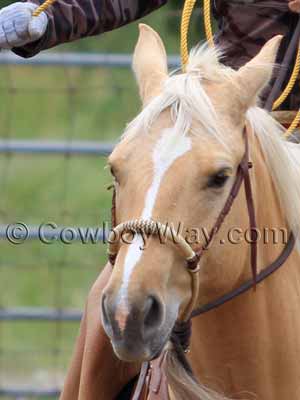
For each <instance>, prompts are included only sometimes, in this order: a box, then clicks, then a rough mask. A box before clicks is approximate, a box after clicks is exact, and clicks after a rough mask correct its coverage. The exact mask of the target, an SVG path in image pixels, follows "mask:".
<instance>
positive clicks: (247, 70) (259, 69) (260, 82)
mask: <svg viewBox="0 0 300 400" xmlns="http://www.w3.org/2000/svg"><path fill="white" fill-rule="evenodd" d="M281 39H282V36H281V35H277V36H275V37H273V38H272V39H270V40H269V41H268V42H267V43H266V44H265V45H264V46H263V47H262V49H261V50H260V52H259V53H258V54H257V55H256V56H255V57H254V58H252V60H251V61H249V62H248V63H247V64H245V65H244V66H243V67H241V68H240V69H239V70H238V71H237V74H236V79H237V83H238V87H239V90H241V92H240V93H239V95H240V96H241V97H240V98H241V100H242V103H243V106H244V107H245V108H246V109H247V108H248V107H251V106H252V105H254V104H255V102H256V100H257V96H259V94H260V93H261V91H262V90H263V89H264V88H265V87H266V86H267V84H268V83H269V81H270V79H271V76H272V72H273V68H274V65H275V61H276V55H277V51H278V48H279V45H280V42H281Z"/></svg>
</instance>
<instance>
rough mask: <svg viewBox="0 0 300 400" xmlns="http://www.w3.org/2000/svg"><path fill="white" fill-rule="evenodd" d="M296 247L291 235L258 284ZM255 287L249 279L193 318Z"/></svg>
mask: <svg viewBox="0 0 300 400" xmlns="http://www.w3.org/2000/svg"><path fill="white" fill-rule="evenodd" d="M294 246H295V238H294V235H293V234H292V233H291V234H290V236H289V240H288V242H287V244H286V245H285V247H284V249H283V251H282V253H281V254H280V255H279V257H278V258H276V260H275V261H273V262H272V263H271V264H270V265H268V267H266V268H264V269H263V270H262V271H261V272H260V273H259V274H258V275H257V277H256V284H259V283H261V282H262V281H263V280H265V279H266V278H267V277H268V276H270V275H271V274H273V273H274V272H275V271H277V270H278V269H279V268H280V267H281V266H282V265H283V264H284V262H285V261H286V260H287V258H288V257H289V255H290V254H291V252H292V251H293V248H294ZM252 287H253V280H252V279H249V280H248V281H246V282H245V283H243V284H242V285H241V286H239V287H238V288H236V289H234V290H232V291H230V292H228V293H226V294H225V295H223V296H221V297H219V298H218V299H216V300H214V301H212V302H211V303H207V304H205V305H203V306H201V307H199V308H197V309H196V310H194V311H193V313H192V318H193V317H197V316H198V315H201V314H204V313H206V312H208V311H210V310H213V309H215V308H217V307H220V306H222V305H223V304H225V303H227V302H228V301H230V300H232V299H234V298H236V297H238V296H240V295H241V294H243V293H245V292H247V291H248V290H249V289H251V288H252Z"/></svg>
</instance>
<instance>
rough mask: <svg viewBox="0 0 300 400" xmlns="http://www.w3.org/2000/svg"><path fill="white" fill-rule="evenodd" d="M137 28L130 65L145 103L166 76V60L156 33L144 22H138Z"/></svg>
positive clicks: (158, 91) (156, 92)
mask: <svg viewBox="0 0 300 400" xmlns="http://www.w3.org/2000/svg"><path fill="white" fill-rule="evenodd" d="M139 30H140V35H139V39H138V42H137V44H136V47H135V50H134V54H133V65H132V67H133V71H134V73H135V76H136V80H137V83H138V86H139V89H140V95H141V98H142V101H143V104H144V105H145V104H147V102H149V100H150V99H151V98H153V97H154V96H157V95H158V94H159V93H160V92H161V86H162V83H163V81H164V80H165V79H166V78H167V76H168V60H167V54H166V50H165V46H164V44H163V42H162V40H161V38H160V36H159V35H158V33H156V32H155V31H154V30H153V29H152V28H150V26H148V25H145V24H140V25H139Z"/></svg>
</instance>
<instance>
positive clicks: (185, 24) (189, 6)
mask: <svg viewBox="0 0 300 400" xmlns="http://www.w3.org/2000/svg"><path fill="white" fill-rule="evenodd" d="M195 4H196V0H185V3H184V7H183V12H182V19H181V43H180V50H181V51H180V52H181V65H182V70H183V71H185V69H186V65H187V63H188V59H189V47H188V32H189V25H190V20H191V16H192V13H193V9H194V7H195ZM203 17H204V30H205V35H206V39H207V42H208V43H209V45H211V46H213V44H214V40H213V32H212V24H211V4H210V0H203ZM299 71H300V46H299V47H298V52H297V56H296V60H295V64H294V68H293V71H292V74H291V76H290V79H289V81H288V83H287V85H286V87H285V88H284V90H283V92H282V93H281V95H280V96H279V97H278V98H277V99H276V100H275V101H274V104H273V107H272V109H273V111H274V110H276V109H277V108H278V107H279V106H280V105H281V104H282V103H283V102H284V101H285V100H286V99H287V97H288V96H289V95H290V93H291V91H292V89H293V87H294V85H295V83H296V80H297V78H298V75H299ZM299 122H300V109H299V110H298V112H297V114H296V116H295V118H294V120H293V122H292V123H291V125H290V126H289V128H288V129H287V130H286V132H285V133H284V137H286V138H287V137H289V136H290V135H291V134H292V133H293V132H294V130H295V129H296V128H297V127H298V125H299Z"/></svg>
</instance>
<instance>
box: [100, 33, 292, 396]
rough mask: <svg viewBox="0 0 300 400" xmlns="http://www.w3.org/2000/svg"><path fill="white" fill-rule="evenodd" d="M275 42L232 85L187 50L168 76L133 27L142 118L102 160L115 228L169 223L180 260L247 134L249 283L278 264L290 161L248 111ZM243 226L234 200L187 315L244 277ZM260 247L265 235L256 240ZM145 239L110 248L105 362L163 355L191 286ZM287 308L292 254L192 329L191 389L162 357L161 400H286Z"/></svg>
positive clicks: (262, 118) (158, 246)
mask: <svg viewBox="0 0 300 400" xmlns="http://www.w3.org/2000/svg"><path fill="white" fill-rule="evenodd" d="M280 39H281V37H279V36H277V37H275V38H273V39H272V40H270V41H269V42H268V43H267V44H266V45H265V46H264V47H263V48H262V50H261V51H260V53H259V54H258V55H257V56H256V57H255V58H254V59H252V60H251V61H250V62H249V63H248V64H246V65H245V66H244V67H242V68H240V70H238V71H233V70H232V69H230V68H227V67H225V66H223V65H222V64H221V63H219V61H218V56H219V55H218V51H216V50H213V49H211V48H207V47H205V46H204V47H200V48H198V49H196V50H195V51H194V52H192V54H191V56H190V61H189V64H188V65H187V67H186V71H185V73H180V74H174V75H172V76H168V72H167V56H166V52H165V48H164V45H163V43H162V41H161V39H160V37H159V36H158V34H157V33H155V32H154V31H153V30H152V29H151V28H149V27H147V26H145V25H141V26H140V37H139V40H138V43H137V46H136V49H135V53H134V64H133V66H134V72H135V75H136V78H137V82H138V85H139V89H140V94H141V98H142V101H143V110H142V112H141V113H140V114H139V115H138V117H137V118H136V119H135V120H134V121H133V122H131V123H130V124H129V126H128V128H127V129H126V132H125V134H124V135H123V137H122V140H121V141H120V143H119V145H118V146H117V147H116V148H115V150H114V152H113V153H112V155H111V156H110V158H109V165H110V166H111V171H112V174H113V176H114V178H115V188H116V223H117V224H119V223H121V222H124V221H129V220H134V219H142V220H146V221H149V220H151V221H159V222H161V223H164V224H166V223H170V224H171V223H172V225H173V226H174V227H175V229H176V227H178V226H180V227H181V235H182V236H185V238H186V240H187V241H189V243H190V244H191V247H193V246H194V245H195V243H196V240H195V241H193V240H194V239H195V236H197V240H199V241H200V242H201V243H202V242H204V241H205V235H204V232H205V229H207V230H210V229H211V227H212V226H214V224H215V221H216V218H217V216H218V215H219V213H220V210H221V209H222V207H223V206H224V203H225V201H226V199H227V197H228V194H229V193H230V190H231V188H232V185H233V182H234V179H235V176H236V174H237V168H238V165H239V163H240V161H241V159H242V158H243V155H244V153H245V137H244V136H243V130H244V127H245V126H247V129H246V134H247V138H248V143H249V151H250V159H251V161H252V163H253V168H252V169H251V170H250V179H251V183H252V189H253V198H254V203H255V212H256V219H257V227H258V232H257V234H258V233H260V234H261V235H258V237H257V242H258V248H257V265H258V272H260V271H261V270H263V269H264V268H265V267H266V266H268V265H269V264H270V263H271V262H272V261H274V259H276V258H277V257H278V255H279V254H280V253H281V252H282V250H283V248H284V246H285V244H284V240H283V239H284V236H285V235H284V232H287V233H288V234H289V233H290V232H293V233H294V236H295V237H296V238H297V233H298V226H299V222H300V179H299V178H300V176H299V166H300V162H299V160H300V148H297V147H296V146H297V145H293V144H290V143H288V142H286V141H284V140H283V139H282V138H281V135H282V128H281V126H280V125H279V124H278V123H277V122H275V120H273V119H272V117H271V116H270V115H268V113H267V112H265V111H264V110H262V109H261V108H259V107H258V106H257V105H256V102H257V98H258V96H259V94H260V92H261V91H262V89H263V88H264V87H265V86H266V85H267V84H268V81H269V79H270V77H271V74H272V69H273V63H274V60H275V56H276V52H277V50H278V46H279V43H280ZM248 219H249V217H248V212H247V206H246V198H245V193H244V190H240V191H239V194H238V196H237V198H236V200H235V202H234V203H233V205H232V208H231V210H230V212H229V213H228V215H227V216H226V218H225V220H224V222H223V224H222V226H221V228H220V230H219V232H218V233H217V235H216V236H215V238H214V241H213V242H212V244H211V245H210V247H209V248H208V249H207V250H206V251H205V252H204V254H203V256H202V258H201V260H200V263H199V266H198V267H199V271H198V272H197V274H198V278H199V290H198V291H197V299H196V300H197V301H196V305H195V306H200V305H201V304H205V303H207V302H210V301H213V300H214V299H215V298H218V297H219V296H220V295H223V294H224V293H227V292H229V291H230V290H232V289H233V288H236V287H238V286H239V285H240V284H241V283H243V282H244V281H246V280H247V279H249V278H250V277H251V271H250V270H251V269H250V245H249V240H247V229H248V227H249V220H248ZM199 232H200V233H201V234H199V235H198V233H199ZM202 232H203V235H202ZM266 233H272V235H269V238H267V237H266V236H267V235H266ZM276 233H278V235H277V237H276ZM230 234H232V235H231V236H233V237H231V238H230ZM192 236H193V238H192ZM248 236H249V235H248ZM259 236H261V237H259ZM126 238H127V239H128V237H126ZM144 239H145V238H144V237H143V235H141V234H138V235H136V238H135V240H133V242H132V243H130V244H126V243H122V242H121V243H120V245H119V248H118V254H117V257H116V261H115V265H114V268H113V272H112V275H111V278H110V280H109V282H108V285H107V286H106V288H105V290H104V294H103V297H102V302H101V307H102V321H103V325H104V328H105V331H106V333H107V334H108V336H109V337H110V339H111V342H112V345H113V348H114V351H115V353H116V355H117V356H118V357H119V358H120V359H122V360H125V361H129V362H137V363H141V362H142V361H144V360H149V359H152V358H155V357H156V356H157V355H158V354H159V353H160V352H161V351H162V350H163V349H164V350H165V349H170V351H171V347H172V345H170V342H169V338H170V333H171V331H172V329H173V326H174V323H175V321H176V320H180V319H181V318H182V316H183V315H184V314H185V313H186V310H187V308H188V307H189V305H190V302H191V296H192V287H191V274H189V273H188V272H187V269H186V268H185V264H184V257H183V256H182V254H181V253H180V252H179V251H178V248H177V247H176V245H175V243H172V241H171V240H168V241H167V242H163V241H161V240H158V238H157V237H154V236H153V235H150V236H149V237H147V240H146V242H145V243H144ZM267 239H268V240H267ZM126 242H128V240H126ZM299 306H300V257H299V253H298V250H297V248H295V249H294V250H293V252H292V253H291V255H290V256H289V258H288V259H287V260H286V261H285V263H284V265H283V266H282V268H281V269H280V270H278V271H277V272H276V273H275V274H273V275H272V276H270V277H268V278H267V279H265V280H264V281H263V282H262V283H261V284H259V285H258V286H257V289H256V290H255V291H254V290H250V291H248V292H247V293H244V294H243V295H241V296H238V297H236V298H234V299H233V300H232V301H230V302H228V303H226V304H224V305H222V306H221V307H219V308H217V309H214V310H212V311H210V312H208V313H205V314H203V315H201V316H200V317H198V318H195V319H194V320H193V329H192V338H191V347H190V353H189V354H188V356H187V357H188V359H189V362H190V364H191V366H192V369H193V372H194V375H195V377H196V378H197V383H196V381H195V380H194V379H192V378H191V376H190V375H189V374H188V373H187V372H186V371H185V370H184V368H183V367H182V366H181V365H180V363H179V361H176V359H174V358H172V357H167V361H166V365H165V370H166V374H167V377H168V383H169V393H170V396H171V398H173V397H174V398H175V399H202V400H203V399H205V400H211V399H225V398H235V399H261V400H283V399H287V400H299V398H300V318H299ZM167 351H169V350H167ZM199 382H201V384H200V383H199ZM218 393H220V394H218Z"/></svg>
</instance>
